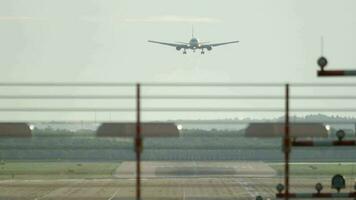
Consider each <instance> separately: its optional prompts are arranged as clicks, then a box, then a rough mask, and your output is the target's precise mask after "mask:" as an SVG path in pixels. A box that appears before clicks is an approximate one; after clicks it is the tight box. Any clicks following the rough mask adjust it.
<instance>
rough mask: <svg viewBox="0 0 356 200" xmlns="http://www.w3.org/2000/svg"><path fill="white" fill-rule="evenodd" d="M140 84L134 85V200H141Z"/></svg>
mask: <svg viewBox="0 0 356 200" xmlns="http://www.w3.org/2000/svg"><path fill="white" fill-rule="evenodd" d="M140 95H141V94H140V84H139V83H138V84H137V85H136V137H135V152H136V200H141V151H142V138H141V115H140V112H141V102H140Z"/></svg>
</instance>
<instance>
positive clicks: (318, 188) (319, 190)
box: [315, 183, 323, 193]
mask: <svg viewBox="0 0 356 200" xmlns="http://www.w3.org/2000/svg"><path fill="white" fill-rule="evenodd" d="M315 189H316V191H317V192H318V193H320V192H321V191H322V190H323V185H322V184H321V183H317V184H315Z"/></svg>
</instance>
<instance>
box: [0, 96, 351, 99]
mask: <svg viewBox="0 0 356 200" xmlns="http://www.w3.org/2000/svg"><path fill="white" fill-rule="evenodd" d="M355 98H356V97H355ZM0 99H136V96H134V95H0ZM141 99H177V100H181V99H284V97H283V96H272V95H269V96H266V95H260V96H258V95H146V96H145V95H143V96H141Z"/></svg>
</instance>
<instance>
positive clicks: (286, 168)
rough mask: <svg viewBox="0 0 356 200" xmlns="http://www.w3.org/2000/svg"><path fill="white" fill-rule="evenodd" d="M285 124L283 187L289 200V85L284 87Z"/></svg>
mask: <svg viewBox="0 0 356 200" xmlns="http://www.w3.org/2000/svg"><path fill="white" fill-rule="evenodd" d="M285 95H286V99H285V124H284V129H285V130H284V161H285V165H284V185H285V186H286V189H285V191H284V192H285V194H284V199H285V200H288V199H289V153H290V134H289V84H286V86H285Z"/></svg>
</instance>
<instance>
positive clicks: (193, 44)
mask: <svg viewBox="0 0 356 200" xmlns="http://www.w3.org/2000/svg"><path fill="white" fill-rule="evenodd" d="M148 42H151V43H156V44H163V45H167V46H172V47H175V48H176V49H177V51H180V50H181V49H183V54H187V49H191V50H193V52H195V50H197V49H201V54H204V53H205V51H204V49H207V50H208V51H211V50H212V49H213V47H217V46H222V45H226V44H232V43H238V42H239V41H231V42H222V43H212V44H211V43H209V42H200V41H199V40H198V38H196V37H194V29H192V39H190V41H189V42H188V43H186V42H177V43H167V42H159V41H154V40H148Z"/></svg>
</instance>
